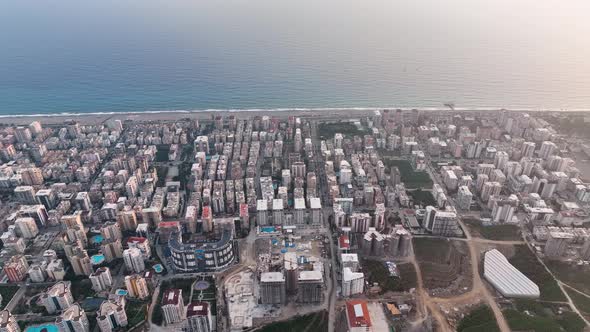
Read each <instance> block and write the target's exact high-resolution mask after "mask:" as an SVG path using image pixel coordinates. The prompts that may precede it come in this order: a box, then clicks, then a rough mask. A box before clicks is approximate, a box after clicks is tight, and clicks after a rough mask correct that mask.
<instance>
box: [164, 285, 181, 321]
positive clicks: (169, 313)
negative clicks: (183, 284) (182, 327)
mask: <svg viewBox="0 0 590 332" xmlns="http://www.w3.org/2000/svg"><path fill="white" fill-rule="evenodd" d="M162 311H163V312H164V319H165V320H166V324H173V323H178V322H180V321H182V320H184V318H185V312H184V301H183V300H182V289H178V288H173V289H168V290H166V291H165V292H164V294H163V296H162Z"/></svg>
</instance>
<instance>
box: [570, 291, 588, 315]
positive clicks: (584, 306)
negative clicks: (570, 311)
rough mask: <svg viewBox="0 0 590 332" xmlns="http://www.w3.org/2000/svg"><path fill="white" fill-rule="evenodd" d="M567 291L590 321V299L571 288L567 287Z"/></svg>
mask: <svg viewBox="0 0 590 332" xmlns="http://www.w3.org/2000/svg"><path fill="white" fill-rule="evenodd" d="M565 291H566V292H567V294H568V295H569V297H570V298H571V299H572V301H573V302H574V305H575V306H576V308H578V310H579V311H580V313H581V314H582V315H584V317H586V319H590V298H589V297H587V296H584V295H582V294H580V293H578V292H576V291H574V290H572V289H570V288H569V287H567V286H566V287H565Z"/></svg>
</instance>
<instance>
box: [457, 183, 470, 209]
mask: <svg viewBox="0 0 590 332" xmlns="http://www.w3.org/2000/svg"><path fill="white" fill-rule="evenodd" d="M472 199H473V194H472V193H471V191H470V190H469V187H467V186H461V187H459V190H458V192H457V207H459V208H460V209H461V210H467V211H468V210H469V209H470V208H471V201H472Z"/></svg>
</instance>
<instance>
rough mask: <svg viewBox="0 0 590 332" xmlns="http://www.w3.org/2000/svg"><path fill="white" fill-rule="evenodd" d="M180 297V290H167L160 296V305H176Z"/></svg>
mask: <svg viewBox="0 0 590 332" xmlns="http://www.w3.org/2000/svg"><path fill="white" fill-rule="evenodd" d="M181 296H182V290H180V289H178V288H171V289H167V290H166V291H165V292H164V295H163V296H162V305H167V304H174V305H177V304H178V299H179V298H180V297H181Z"/></svg>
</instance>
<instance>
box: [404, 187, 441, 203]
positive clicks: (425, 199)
mask: <svg viewBox="0 0 590 332" xmlns="http://www.w3.org/2000/svg"><path fill="white" fill-rule="evenodd" d="M408 195H410V197H412V200H413V201H414V205H422V206H428V205H432V206H436V201H435V200H434V197H433V196H432V193H431V192H430V191H423V190H421V189H417V190H413V191H408Z"/></svg>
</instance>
